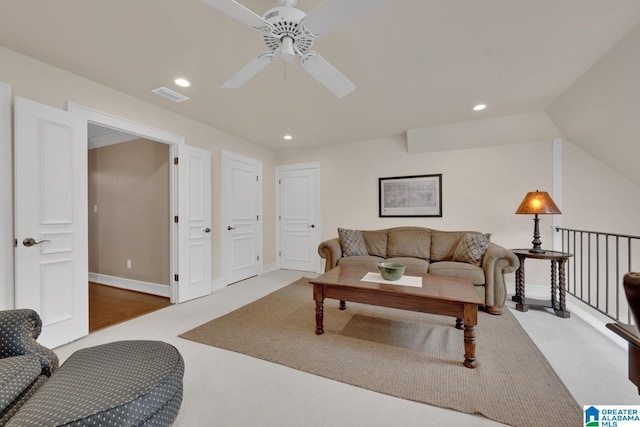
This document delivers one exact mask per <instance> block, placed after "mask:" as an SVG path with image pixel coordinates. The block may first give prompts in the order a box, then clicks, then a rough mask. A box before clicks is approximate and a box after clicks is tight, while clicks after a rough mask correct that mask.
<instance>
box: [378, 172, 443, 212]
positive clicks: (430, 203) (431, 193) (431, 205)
mask: <svg viewBox="0 0 640 427" xmlns="http://www.w3.org/2000/svg"><path fill="white" fill-rule="evenodd" d="M378 197H379V202H380V203H379V206H380V211H379V216H380V217H403V216H404V217H422V216H435V217H441V216H442V174H436V175H416V176H397V177H393V178H378Z"/></svg>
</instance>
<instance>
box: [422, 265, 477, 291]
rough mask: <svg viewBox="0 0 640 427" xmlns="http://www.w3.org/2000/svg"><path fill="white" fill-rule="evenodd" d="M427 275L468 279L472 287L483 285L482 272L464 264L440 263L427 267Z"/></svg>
mask: <svg viewBox="0 0 640 427" xmlns="http://www.w3.org/2000/svg"><path fill="white" fill-rule="evenodd" d="M429 273H431V274H439V275H441V276H463V277H468V278H469V280H471V283H473V284H474V285H484V284H485V278H484V270H482V268H481V267H478V266H475V265H472V264H468V263H466V262H454V261H440V262H433V263H431V264H430V265H429Z"/></svg>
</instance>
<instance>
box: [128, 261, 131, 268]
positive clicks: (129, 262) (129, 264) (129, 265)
mask: <svg viewBox="0 0 640 427" xmlns="http://www.w3.org/2000/svg"><path fill="white" fill-rule="evenodd" d="M127 268H131V260H130V259H128V260H127Z"/></svg>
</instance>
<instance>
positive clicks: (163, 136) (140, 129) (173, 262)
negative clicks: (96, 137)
mask: <svg viewBox="0 0 640 427" xmlns="http://www.w3.org/2000/svg"><path fill="white" fill-rule="evenodd" d="M67 110H68V111H69V112H71V113H74V114H77V115H79V116H80V117H84V118H85V119H86V120H87V122H89V123H93V124H97V125H100V126H105V127H108V128H111V129H115V130H118V131H122V132H128V133H131V134H133V135H136V136H139V137H141V138H147V139H151V140H154V141H158V142H162V143H164V144H170V149H169V156H170V157H169V165H172V164H173V161H172V159H173V158H174V157H175V156H176V155H177V149H176V145H178V144H184V143H185V137H184V136H182V135H178V134H175V133H171V132H167V131H164V130H162V129H158V128H155V127H153V126H148V125H145V124H142V123H138V122H135V121H133V120H129V119H125V118H122V117H118V116H114V115H113V114H109V113H105V112H102V111H98V110H95V109H93V108H90V107H87V106H84V105H81V104H76V103H74V102H67ZM87 143H88V141H87ZM177 173H178V171H177V170H176V168H173V167H172V168H171V171H170V173H169V191H170V193H171V194H169V203H170V212H169V218H170V221H171V225H170V230H171V231H170V234H169V257H170V260H169V265H170V267H169V270H170V271H169V283H170V285H169V288H170V297H171V302H172V303H176V302H177V301H178V285H177V284H176V282H175V281H174V280H173V278H174V276H175V274H176V273H177V272H178V267H177V262H178V261H177V260H178V247H177V245H178V239H177V237H178V236H177V226H178V224H175V223H174V222H173V217H174V216H175V215H177V214H178V204H177V202H178V197H177V182H178V175H177Z"/></svg>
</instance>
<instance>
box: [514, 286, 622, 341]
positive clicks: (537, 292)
mask: <svg viewBox="0 0 640 427" xmlns="http://www.w3.org/2000/svg"><path fill="white" fill-rule="evenodd" d="M506 286H507V293H508V294H510V295H513V294H515V289H516V288H515V284H514V283H506ZM525 295H526V296H528V297H532V298H540V299H549V298H550V295H551V288H550V285H546V286H545V285H529V284H527V285H526V287H525ZM566 297H567V299H566V304H567V310H568V311H569V312H570V313H571V314H572V315H575V316H577V317H579V318H580V319H581V320H582V321H584V322H585V323H586V324H588V325H589V326H591V327H592V328H593V329H595V330H596V331H598V332H600V333H601V334H603V335H604V336H606V337H607V338H609V339H610V340H611V341H613V342H614V343H616V344H618V345H619V346H620V347H622V348H624V349H625V350H626V349H627V346H628V343H627V341H625V340H623V339H622V338H620V337H619V336H618V335H616V334H615V333H614V332H613V331H611V330H609V329H607V323H612V322H614V320H612V319H610V318H608V317H607V316H605V315H604V314H602V313H600V312H599V311H598V310H596V309H594V308H592V307H590V306H588V305H587V304H585V303H583V302H582V301H580V300H579V299H577V298H575V297H573V296H571V295H569V294H567V295H566Z"/></svg>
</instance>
